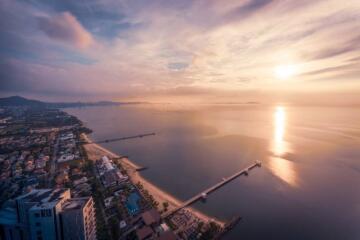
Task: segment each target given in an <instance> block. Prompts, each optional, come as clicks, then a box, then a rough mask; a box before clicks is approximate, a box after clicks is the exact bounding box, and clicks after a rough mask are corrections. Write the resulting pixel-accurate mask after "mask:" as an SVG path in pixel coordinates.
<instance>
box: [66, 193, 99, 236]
mask: <svg viewBox="0 0 360 240" xmlns="http://www.w3.org/2000/svg"><path fill="white" fill-rule="evenodd" d="M61 222H62V224H63V227H62V230H63V239H66V240H96V224H95V209H94V201H93V200H92V198H88V197H85V198H72V199H68V200H66V202H65V203H64V204H63V206H62V212H61Z"/></svg>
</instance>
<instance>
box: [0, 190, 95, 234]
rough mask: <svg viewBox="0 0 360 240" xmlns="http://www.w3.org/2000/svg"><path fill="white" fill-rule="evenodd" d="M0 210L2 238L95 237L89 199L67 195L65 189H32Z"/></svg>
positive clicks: (92, 206) (91, 203)
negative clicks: (4, 209) (11, 205)
mask: <svg viewBox="0 0 360 240" xmlns="http://www.w3.org/2000/svg"><path fill="white" fill-rule="evenodd" d="M4 213H6V214H7V215H6V216H5V214H2V215H4V216H1V217H0V224H1V225H2V228H3V235H4V237H5V239H6V240H63V239H66V240H67V239H80V240H96V231H95V226H96V224H95V214H94V203H93V200H92V198H91V197H84V198H71V195H70V190H69V189H56V190H52V189H35V190H32V191H31V192H29V193H27V194H24V195H21V196H19V197H17V198H16V199H15V204H14V207H13V209H11V208H9V207H8V208H7V209H6V211H4ZM11 214H13V215H15V216H10V215H11ZM9 219H12V221H9Z"/></svg>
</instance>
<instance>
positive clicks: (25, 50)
mask: <svg viewBox="0 0 360 240" xmlns="http://www.w3.org/2000/svg"><path fill="white" fill-rule="evenodd" d="M0 30H1V31H0V84H1V86H0V90H1V95H4V96H6V95H14V94H17V95H24V96H30V97H36V98H40V99H48V100H64V99H65V100H88V99H97V100H100V99H113V100H114V99H115V100H124V99H126V100H129V99H130V100H141V99H143V100H150V101H151V100H153V101H167V100H179V99H180V100H181V99H182V100H183V99H202V100H205V99H206V100H211V101H250V100H253V101H260V102H262V101H268V100H269V99H275V100H283V101H286V100H296V99H297V100H301V99H304V97H305V98H306V97H309V99H312V97H314V99H316V96H318V97H319V96H325V95H326V96H327V97H329V96H330V97H329V99H334V100H339V101H344V97H345V98H346V100H347V101H348V102H353V101H358V98H360V97H359V96H360V79H359V78H360V1H359V0H347V1H338V0H334V1H332V0H324V1H314V0H298V1H295V0H294V1H290V0H289V1H286V0H281V1H280V0H278V1H277V0H272V1H271V0H247V1H240V0H237V1H232V0H226V1H220V0H219V1H215V0H198V1H189V0H178V1H173V0H159V1H155V0H154V1H149V0H128V1H126V0H109V1H106V0H76V1H73V0H71V1H70V0H43V1H40V0H38V1H37V0H1V1H0Z"/></svg>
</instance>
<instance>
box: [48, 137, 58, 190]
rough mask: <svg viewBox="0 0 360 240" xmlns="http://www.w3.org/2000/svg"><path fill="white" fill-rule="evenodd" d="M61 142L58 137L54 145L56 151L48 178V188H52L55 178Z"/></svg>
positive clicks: (51, 160)
mask: <svg viewBox="0 0 360 240" xmlns="http://www.w3.org/2000/svg"><path fill="white" fill-rule="evenodd" d="M59 141H60V138H59V136H56V143H55V145H54V151H53V155H52V157H51V159H50V168H49V176H48V187H51V183H52V180H53V179H54V177H55V172H56V157H57V152H58V149H59Z"/></svg>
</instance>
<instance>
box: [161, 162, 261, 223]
mask: <svg viewBox="0 0 360 240" xmlns="http://www.w3.org/2000/svg"><path fill="white" fill-rule="evenodd" d="M255 167H261V162H259V161H256V162H255V163H253V164H251V165H250V166H248V167H246V168H244V169H242V170H240V171H238V172H236V173H234V174H233V175H231V176H230V177H227V178H223V179H222V181H220V182H218V183H216V184H215V185H213V186H211V187H209V188H207V189H205V190H204V191H202V192H200V193H198V194H197V195H195V196H194V197H192V198H190V199H189V200H187V201H185V202H184V203H183V204H181V205H180V206H179V207H177V208H175V209H173V210H171V211H168V212H166V213H164V214H163V216H162V217H163V218H166V217H168V216H170V215H172V214H174V213H176V212H177V211H179V210H181V209H183V208H185V207H187V206H189V205H190V204H192V203H194V202H196V201H198V200H200V199H204V198H206V197H207V195H208V194H209V193H211V192H213V191H215V190H216V189H218V188H220V187H222V186H224V185H225V184H227V183H229V182H231V181H232V180H234V179H235V178H237V177H239V176H240V175H245V176H247V175H248V174H249V171H250V170H252V169H254V168H255Z"/></svg>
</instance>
